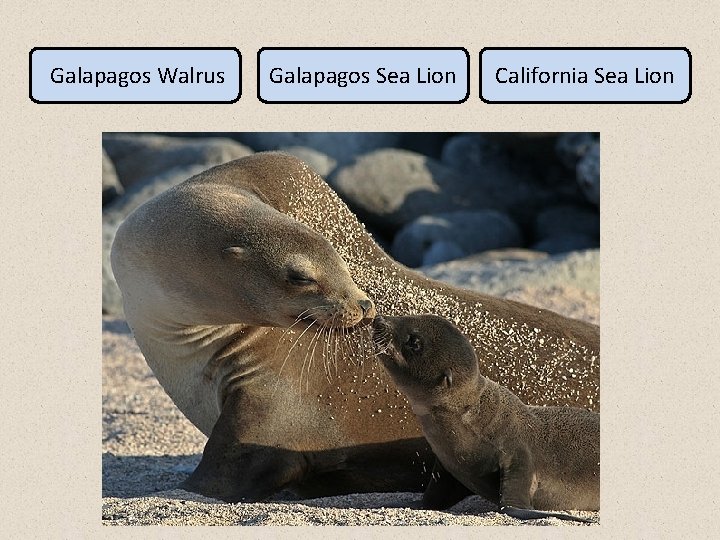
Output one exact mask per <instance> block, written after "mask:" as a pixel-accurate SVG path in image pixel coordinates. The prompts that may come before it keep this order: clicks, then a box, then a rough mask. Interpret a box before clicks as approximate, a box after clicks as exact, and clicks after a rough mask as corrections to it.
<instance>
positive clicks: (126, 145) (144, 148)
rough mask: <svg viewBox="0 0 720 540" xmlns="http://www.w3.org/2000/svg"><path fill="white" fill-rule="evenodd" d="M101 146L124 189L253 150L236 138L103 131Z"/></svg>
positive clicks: (229, 158)
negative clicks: (112, 164) (179, 170)
mask: <svg viewBox="0 0 720 540" xmlns="http://www.w3.org/2000/svg"><path fill="white" fill-rule="evenodd" d="M103 149H104V150H105V151H106V152H107V154H108V155H109V156H110V159H112V161H113V163H114V164H115V169H116V170H117V174H118V177H119V179H120V182H121V183H122V185H123V186H124V187H125V188H126V189H128V188H130V187H131V186H133V185H134V184H136V183H138V182H141V181H143V180H145V179H148V178H152V177H154V176H156V175H158V174H161V173H164V172H166V171H168V170H171V169H175V168H178V167H189V166H192V165H199V166H202V167H203V168H204V169H209V168H210V167H214V166H215V165H220V164H222V163H227V162H228V161H232V160H234V159H238V158H241V157H244V156H249V155H250V154H252V153H253V151H252V150H251V149H249V148H247V147H245V146H243V145H242V144H240V143H238V142H236V141H233V140H231V139H225V138H220V137H208V138H206V139H199V138H183V137H167V136H164V135H153V134H137V133H106V134H103Z"/></svg>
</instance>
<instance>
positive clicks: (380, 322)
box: [372, 315, 387, 330]
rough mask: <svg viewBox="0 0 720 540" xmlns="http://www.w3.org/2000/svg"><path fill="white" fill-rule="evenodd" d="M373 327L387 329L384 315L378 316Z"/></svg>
mask: <svg viewBox="0 0 720 540" xmlns="http://www.w3.org/2000/svg"><path fill="white" fill-rule="evenodd" d="M372 326H373V328H374V329H376V330H379V329H380V328H385V327H386V326H387V321H386V320H385V319H384V318H383V316H382V315H378V316H377V317H375V318H374V319H373V322H372Z"/></svg>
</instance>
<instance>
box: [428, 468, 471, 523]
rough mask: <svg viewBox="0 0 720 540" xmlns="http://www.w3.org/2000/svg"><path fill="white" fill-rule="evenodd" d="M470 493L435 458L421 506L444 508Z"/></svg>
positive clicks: (435, 508) (432, 508) (434, 508)
mask: <svg viewBox="0 0 720 540" xmlns="http://www.w3.org/2000/svg"><path fill="white" fill-rule="evenodd" d="M470 495H472V491H470V490H469V489H468V488H466V487H465V486H464V485H463V484H461V483H460V482H458V481H457V480H456V479H455V477H454V476H453V475H452V474H450V473H449V472H447V471H446V470H445V467H443V466H442V463H440V460H439V459H435V465H434V466H433V470H432V474H431V475H430V481H429V482H428V485H427V488H425V493H424V494H423V498H422V505H423V508H427V509H429V510H444V509H446V508H449V507H451V506H452V505H454V504H457V503H458V502H460V501H461V500H463V499H464V498H465V497H468V496H470Z"/></svg>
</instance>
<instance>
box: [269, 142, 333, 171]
mask: <svg viewBox="0 0 720 540" xmlns="http://www.w3.org/2000/svg"><path fill="white" fill-rule="evenodd" d="M279 150H280V152H285V153H286V154H290V155H291V156H295V157H296V158H298V159H301V160H303V161H304V162H305V163H307V164H308V165H309V166H310V167H311V168H312V169H313V170H314V171H315V172H316V173H318V174H319V175H320V176H322V177H323V178H326V177H327V176H328V175H329V174H330V173H331V172H333V171H334V170H335V167H336V166H337V161H336V160H335V159H333V158H331V157H330V156H328V155H327V154H323V153H322V152H320V151H318V150H315V149H313V148H310V147H308V146H287V147H284V148H280V149H279Z"/></svg>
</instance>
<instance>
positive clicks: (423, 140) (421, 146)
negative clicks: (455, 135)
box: [397, 132, 451, 159]
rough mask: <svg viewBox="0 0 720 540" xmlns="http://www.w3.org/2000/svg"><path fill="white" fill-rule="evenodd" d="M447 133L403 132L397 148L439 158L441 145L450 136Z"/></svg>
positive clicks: (443, 144)
mask: <svg viewBox="0 0 720 540" xmlns="http://www.w3.org/2000/svg"><path fill="white" fill-rule="evenodd" d="M450 136H451V135H450V134H449V133H433V132H429V133H428V132H411V133H403V134H402V135H401V138H400V141H399V142H398V144H397V147H398V148H402V149H404V150H410V151H412V152H417V153H418V154H422V155H424V156H428V157H431V158H433V159H440V156H441V155H442V149H443V146H445V142H446V141H447V140H448V138H450Z"/></svg>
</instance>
